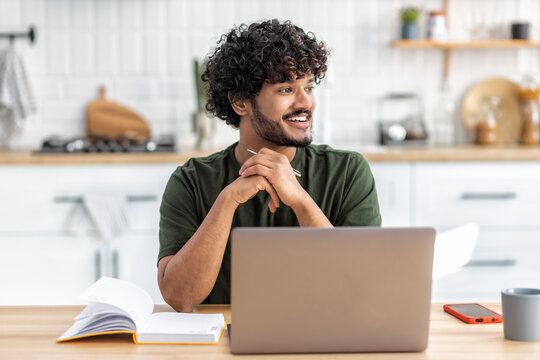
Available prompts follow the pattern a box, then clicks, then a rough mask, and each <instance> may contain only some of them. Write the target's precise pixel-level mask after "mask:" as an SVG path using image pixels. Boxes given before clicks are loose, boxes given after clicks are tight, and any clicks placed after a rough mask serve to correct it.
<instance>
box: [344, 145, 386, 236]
mask: <svg viewBox="0 0 540 360" xmlns="http://www.w3.org/2000/svg"><path fill="white" fill-rule="evenodd" d="M346 169H347V171H346V178H345V186H344V193H343V200H342V206H341V209H340V212H339V216H338V218H337V221H336V223H335V224H334V225H335V226H381V214H380V211H379V201H378V199H377V191H376V189H375V180H374V178H373V174H372V173H371V169H370V167H369V164H368V162H367V161H366V160H365V159H364V157H363V156H362V155H360V154H357V153H351V154H350V157H349V159H348V162H347V167H346Z"/></svg>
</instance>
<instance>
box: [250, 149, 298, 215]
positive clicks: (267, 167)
mask: <svg viewBox="0 0 540 360" xmlns="http://www.w3.org/2000/svg"><path fill="white" fill-rule="evenodd" d="M240 175H241V178H245V179H249V178H250V177H252V176H254V175H259V176H262V177H264V178H265V179H266V180H267V181H268V182H269V183H270V185H271V186H272V187H273V188H274V189H275V191H276V192H277V195H278V196H279V199H280V200H281V201H283V203H284V204H286V205H288V206H290V207H292V208H294V207H295V205H297V204H300V203H301V202H302V201H303V200H305V199H306V195H307V193H306V191H305V190H304V189H303V188H302V186H300V183H299V182H298V180H297V179H296V176H295V174H294V172H293V168H292V167H291V164H290V163H289V159H287V157H286V156H285V155H283V154H280V153H278V152H276V151H273V150H270V149H267V148H262V149H261V150H259V152H258V153H257V155H253V156H252V157H250V158H249V159H248V160H247V161H246V162H245V163H244V164H243V165H242V167H241V168H240ZM270 195H272V194H270Z"/></svg>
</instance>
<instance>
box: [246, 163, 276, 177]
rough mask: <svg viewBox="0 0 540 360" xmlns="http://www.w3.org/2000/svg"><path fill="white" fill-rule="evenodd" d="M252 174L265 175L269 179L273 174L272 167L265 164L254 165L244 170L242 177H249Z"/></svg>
mask: <svg viewBox="0 0 540 360" xmlns="http://www.w3.org/2000/svg"><path fill="white" fill-rule="evenodd" d="M252 175H260V176H264V177H265V178H267V179H269V178H270V177H271V176H272V169H269V168H267V167H266V166H263V165H253V166H250V167H249V168H247V169H246V170H244V172H243V173H242V175H241V176H242V177H249V176H252Z"/></svg>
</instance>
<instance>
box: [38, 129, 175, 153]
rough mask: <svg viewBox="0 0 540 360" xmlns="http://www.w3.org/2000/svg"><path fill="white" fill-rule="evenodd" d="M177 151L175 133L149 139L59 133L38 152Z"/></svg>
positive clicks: (50, 138)
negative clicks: (79, 135)
mask: <svg viewBox="0 0 540 360" xmlns="http://www.w3.org/2000/svg"><path fill="white" fill-rule="evenodd" d="M155 152H176V142H175V138H174V136H173V135H170V134H166V135H159V136H156V137H154V138H150V139H149V140H147V141H143V142H140V141H135V140H133V139H127V138H124V139H112V138H108V137H104V136H100V137H73V138H66V137H62V136H58V135H53V136H49V137H47V138H46V139H45V140H43V143H42V144H41V148H40V149H39V150H36V151H35V153H38V154H53V153H66V154H74V153H79V154H80V153H155Z"/></svg>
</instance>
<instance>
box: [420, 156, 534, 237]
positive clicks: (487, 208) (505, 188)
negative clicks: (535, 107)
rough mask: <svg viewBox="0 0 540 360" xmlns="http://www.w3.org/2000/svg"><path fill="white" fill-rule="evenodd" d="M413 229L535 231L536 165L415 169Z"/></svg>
mask: <svg viewBox="0 0 540 360" xmlns="http://www.w3.org/2000/svg"><path fill="white" fill-rule="evenodd" d="M413 176H414V177H415V181H414V183H415V185H414V195H415V198H416V202H415V204H414V224H415V225H429V226H459V225H463V224H466V223H469V222H476V223H477V224H479V225H481V226H491V227H505V226H510V227H517V226H532V227H536V228H539V227H540V221H539V215H538V214H539V210H540V164H535V163H493V164H486V163H445V164H416V165H414V170H413Z"/></svg>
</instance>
